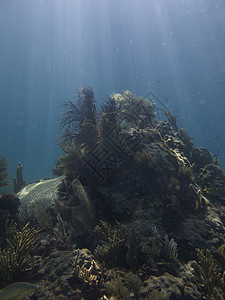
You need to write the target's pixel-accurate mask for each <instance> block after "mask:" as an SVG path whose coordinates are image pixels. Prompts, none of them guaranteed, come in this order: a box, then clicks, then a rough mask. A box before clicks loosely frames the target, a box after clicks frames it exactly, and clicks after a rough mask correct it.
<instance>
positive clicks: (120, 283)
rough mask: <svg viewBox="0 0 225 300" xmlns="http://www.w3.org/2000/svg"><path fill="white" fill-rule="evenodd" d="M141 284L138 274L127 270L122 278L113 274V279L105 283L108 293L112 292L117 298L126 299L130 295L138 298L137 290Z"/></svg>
mask: <svg viewBox="0 0 225 300" xmlns="http://www.w3.org/2000/svg"><path fill="white" fill-rule="evenodd" d="M141 285H142V281H141V279H140V278H139V277H138V275H136V274H134V273H132V272H129V273H127V274H126V275H125V276H124V277H123V278H122V277H120V276H118V275H117V274H114V276H113V279H112V280H110V281H107V282H106V284H105V287H106V289H107V290H108V291H109V293H111V294H113V295H114V296H115V297H117V298H118V299H122V300H126V299H130V298H131V297H132V298H134V299H139V290H140V287H141Z"/></svg>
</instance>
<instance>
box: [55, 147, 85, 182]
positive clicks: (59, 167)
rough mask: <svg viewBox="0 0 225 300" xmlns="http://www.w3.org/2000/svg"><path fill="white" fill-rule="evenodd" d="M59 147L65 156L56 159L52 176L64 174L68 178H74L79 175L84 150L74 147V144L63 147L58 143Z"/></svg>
mask: <svg viewBox="0 0 225 300" xmlns="http://www.w3.org/2000/svg"><path fill="white" fill-rule="evenodd" d="M60 145H61V148H62V149H63V151H64V152H65V153H66V154H65V155H64V156H60V157H59V158H58V160H57V162H56V166H55V168H54V169H53V174H55V175H62V174H64V175H66V176H68V177H72V178H75V177H77V176H78V174H79V170H80V165H81V157H82V155H83V154H84V148H82V146H80V147H78V146H76V145H75V143H71V145H70V146H69V147H68V146H67V147H65V146H63V143H60Z"/></svg>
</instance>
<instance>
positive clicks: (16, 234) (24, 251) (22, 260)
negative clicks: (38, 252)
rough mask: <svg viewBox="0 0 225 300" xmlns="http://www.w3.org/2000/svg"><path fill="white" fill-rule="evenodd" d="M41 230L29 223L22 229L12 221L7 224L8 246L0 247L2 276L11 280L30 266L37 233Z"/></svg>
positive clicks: (36, 241) (0, 273)
mask: <svg viewBox="0 0 225 300" xmlns="http://www.w3.org/2000/svg"><path fill="white" fill-rule="evenodd" d="M39 232H40V230H36V229H34V228H30V227H29V223H27V224H26V225H25V226H24V227H23V228H22V231H18V230H17V224H16V223H15V222H13V221H11V222H10V223H9V224H8V223H7V224H6V234H7V242H8V247H7V248H5V249H3V250H1V249H0V278H1V279H2V280H6V281H10V280H12V279H13V278H15V277H16V276H17V275H18V274H19V273H21V272H23V271H25V270H26V269H27V268H28V267H29V263H30V258H31V254H32V252H33V251H34V249H35V248H36V247H37V244H38V238H37V235H38V233H39Z"/></svg>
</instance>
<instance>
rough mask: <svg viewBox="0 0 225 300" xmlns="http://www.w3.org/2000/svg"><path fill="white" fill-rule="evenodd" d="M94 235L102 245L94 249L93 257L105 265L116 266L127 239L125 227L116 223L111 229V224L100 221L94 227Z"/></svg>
mask: <svg viewBox="0 0 225 300" xmlns="http://www.w3.org/2000/svg"><path fill="white" fill-rule="evenodd" d="M94 233H95V234H96V235H97V236H98V237H99V238H100V239H101V241H102V245H98V246H97V247H96V248H95V251H94V255H95V257H96V258H97V259H98V260H99V261H100V262H105V263H106V264H107V265H113V264H118V263H119V262H120V259H121V253H122V249H123V247H124V244H125V241H126V238H127V227H126V226H125V225H122V224H120V223H119V222H118V221H117V222H116V225H115V226H114V228H113V226H112V225H111V224H109V223H107V222H106V221H103V220H101V221H100V225H97V226H96V227H95V229H94Z"/></svg>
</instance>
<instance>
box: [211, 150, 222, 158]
mask: <svg viewBox="0 0 225 300" xmlns="http://www.w3.org/2000/svg"><path fill="white" fill-rule="evenodd" d="M219 154H220V149H218V150H217V153H213V157H215V158H217V157H218V156H219Z"/></svg>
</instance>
